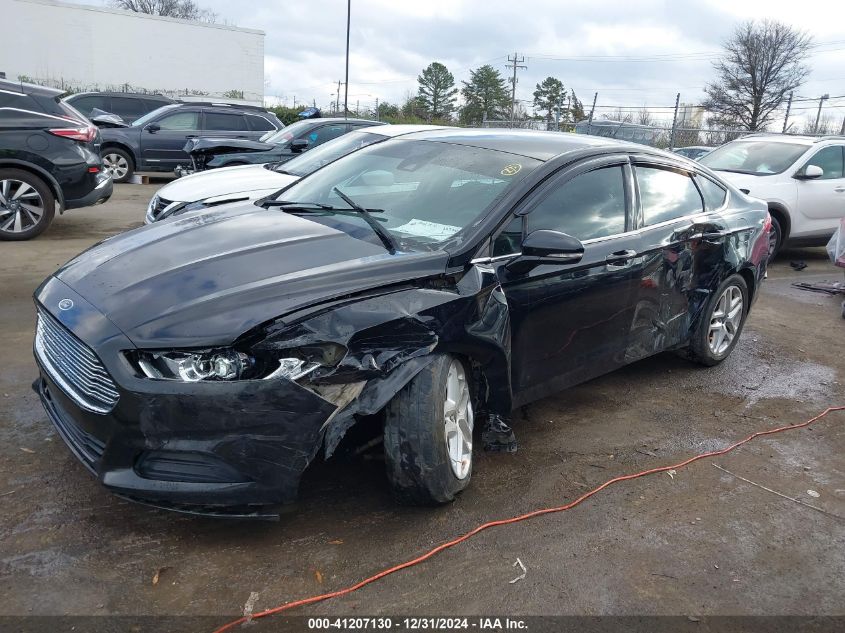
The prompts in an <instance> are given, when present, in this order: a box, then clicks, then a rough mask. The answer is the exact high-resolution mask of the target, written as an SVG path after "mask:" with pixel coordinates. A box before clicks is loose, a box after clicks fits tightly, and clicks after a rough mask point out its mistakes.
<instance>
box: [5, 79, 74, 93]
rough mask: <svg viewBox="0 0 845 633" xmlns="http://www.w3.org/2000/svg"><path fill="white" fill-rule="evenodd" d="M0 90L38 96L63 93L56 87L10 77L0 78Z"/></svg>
mask: <svg viewBox="0 0 845 633" xmlns="http://www.w3.org/2000/svg"><path fill="white" fill-rule="evenodd" d="M0 90H5V91H6V92H16V93H18V94H27V95H36V96H39V97H55V96H58V95H60V94H64V90H59V89H58V88H50V87H48V86H39V85H38V84H28V83H24V82H22V81H12V80H10V79H0Z"/></svg>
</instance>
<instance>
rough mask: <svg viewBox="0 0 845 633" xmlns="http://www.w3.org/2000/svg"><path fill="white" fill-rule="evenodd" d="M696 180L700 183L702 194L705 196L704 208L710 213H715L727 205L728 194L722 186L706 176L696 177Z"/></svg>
mask: <svg viewBox="0 0 845 633" xmlns="http://www.w3.org/2000/svg"><path fill="white" fill-rule="evenodd" d="M695 180H696V182H697V183H698V187H699V189H701V194H702V195H703V196H704V206H705V208H706V209H707V210H708V211H715V210H716V209H718V208H719V207H721V206H722V205H723V204H725V198H726V197H727V195H728V192H727V191H725V190H724V189H723V188H722V187H721V186H720V185H717V184H716V183H715V182H713V181H712V180H710V179H709V178H705V177H704V176H696V177H695Z"/></svg>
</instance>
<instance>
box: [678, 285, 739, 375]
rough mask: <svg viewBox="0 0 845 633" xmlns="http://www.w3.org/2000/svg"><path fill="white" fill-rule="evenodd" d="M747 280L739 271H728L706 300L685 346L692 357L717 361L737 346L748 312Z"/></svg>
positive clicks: (704, 362) (707, 362)
mask: <svg viewBox="0 0 845 633" xmlns="http://www.w3.org/2000/svg"><path fill="white" fill-rule="evenodd" d="M748 308H749V304H748V284H746V283H745V280H744V279H743V278H742V276H741V275H731V276H730V277H728V278H727V279H725V281H723V282H722V283H721V285H720V286H719V288H718V289H717V290H716V292H714V293H713V294H712V296H711V297H710V299H709V300H708V302H707V307H706V309H705V310H704V313H703V315H702V317H701V320H700V321H699V323H698V325H697V326H696V329H695V332H694V333H693V335H692V340H691V341H690V345H689V348H688V356H689V358H690V359H691V360H693V361H695V362H697V363H700V364H702V365H707V366H713V365H718V364H719V363H721V362H722V361H723V360H725V359H726V358H727V357H728V356H730V355H731V352H732V351H733V349H734V347H736V344H737V341H739V336H740V334H742V328H743V326H744V325H745V318H746V316H747V315H748Z"/></svg>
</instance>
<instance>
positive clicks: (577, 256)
mask: <svg viewBox="0 0 845 633" xmlns="http://www.w3.org/2000/svg"><path fill="white" fill-rule="evenodd" d="M583 256H584V245H583V244H582V243H581V240H579V239H578V238H575V237H572V236H571V235H567V234H566V233H561V232H560V231H548V230H545V229H541V230H539V231H534V232H533V233H529V234H528V235H526V236H525V239H524V240H522V254H521V255H520V256H519V257H517V258H516V259H515V260H513V261H512V262H511V263H509V264H508V265H507V269H508V270H510V271H512V272H514V273H520V274H524V273H527V272H529V271H530V270H532V269H534V268H536V267H537V266H539V265H540V264H552V265H556V266H561V265H566V264H577V263H578V262H580V261H581V258H582V257H583Z"/></svg>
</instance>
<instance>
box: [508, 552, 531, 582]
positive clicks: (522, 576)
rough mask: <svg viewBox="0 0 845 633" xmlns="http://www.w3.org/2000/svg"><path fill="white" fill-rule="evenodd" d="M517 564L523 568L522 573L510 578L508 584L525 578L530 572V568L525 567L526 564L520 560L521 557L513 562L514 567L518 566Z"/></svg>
mask: <svg viewBox="0 0 845 633" xmlns="http://www.w3.org/2000/svg"><path fill="white" fill-rule="evenodd" d="M517 566H519V568H520V569H522V573H521V574H520V575H519V576H517V577H516V578H514V579H513V580H509V581H508V584H511V585H512V584H514V583H515V582H519V581H520V580H522V579H523V578H525V576H526V575H527V574H528V569H527V568H526V567H525V565H523V564H522V561H521V560H519V558H517V559H516V562H515V563H514V564H513V567H517Z"/></svg>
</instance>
